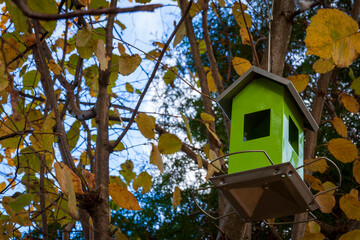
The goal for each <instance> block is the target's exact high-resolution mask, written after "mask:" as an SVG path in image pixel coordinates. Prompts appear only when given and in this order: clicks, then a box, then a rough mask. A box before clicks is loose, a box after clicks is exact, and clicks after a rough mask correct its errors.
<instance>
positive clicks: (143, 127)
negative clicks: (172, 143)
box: [135, 113, 155, 139]
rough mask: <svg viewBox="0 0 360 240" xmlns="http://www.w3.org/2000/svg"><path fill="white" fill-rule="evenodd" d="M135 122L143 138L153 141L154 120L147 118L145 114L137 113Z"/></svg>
mask: <svg viewBox="0 0 360 240" xmlns="http://www.w3.org/2000/svg"><path fill="white" fill-rule="evenodd" d="M135 121H136V124H137V125H138V128H139V130H140V132H141V134H142V135H143V136H144V137H146V138H150V139H155V131H154V129H155V119H154V118H153V117H151V116H148V115H147V114H146V113H139V114H138V115H137V116H136V119H135Z"/></svg>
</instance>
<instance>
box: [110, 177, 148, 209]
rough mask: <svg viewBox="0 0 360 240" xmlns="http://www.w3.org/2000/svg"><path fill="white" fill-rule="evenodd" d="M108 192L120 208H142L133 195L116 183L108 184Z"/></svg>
mask: <svg viewBox="0 0 360 240" xmlns="http://www.w3.org/2000/svg"><path fill="white" fill-rule="evenodd" d="M109 194H110V196H111V198H112V200H113V201H114V202H115V203H116V204H117V205H118V206H119V207H121V208H125V209H128V210H142V209H141V207H140V205H139V203H138V201H137V199H136V198H135V197H134V195H133V194H132V193H131V192H129V191H128V190H127V189H126V188H124V187H122V186H120V185H119V184H117V183H110V184H109Z"/></svg>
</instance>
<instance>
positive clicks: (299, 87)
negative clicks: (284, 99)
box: [288, 74, 309, 93]
mask: <svg viewBox="0 0 360 240" xmlns="http://www.w3.org/2000/svg"><path fill="white" fill-rule="evenodd" d="M288 79H289V80H290V81H291V82H292V84H294V87H295V88H296V91H297V92H298V93H300V92H302V91H304V90H305V88H306V86H307V85H308V84H309V75H307V74H299V75H294V76H290V77H288Z"/></svg>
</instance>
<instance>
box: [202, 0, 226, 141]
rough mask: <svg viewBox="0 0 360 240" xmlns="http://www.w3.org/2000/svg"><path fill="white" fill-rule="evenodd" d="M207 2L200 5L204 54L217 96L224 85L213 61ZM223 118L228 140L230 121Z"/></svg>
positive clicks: (206, 0) (224, 115) (214, 60)
mask: <svg viewBox="0 0 360 240" xmlns="http://www.w3.org/2000/svg"><path fill="white" fill-rule="evenodd" d="M208 4H209V1H208V0H205V1H204V3H203V4H202V6H203V7H202V8H203V10H202V13H203V17H202V28H203V30H204V41H205V46H206V53H207V55H208V58H209V62H210V68H211V74H212V77H213V79H214V82H215V85H216V88H217V90H218V92H219V94H221V93H222V92H223V91H224V85H223V83H222V80H221V78H220V73H219V69H218V65H217V62H216V59H215V55H214V51H213V48H212V44H211V39H210V34H209V25H208V20H207V17H208V13H207V11H208V8H209V5H208ZM223 118H224V122H225V127H226V132H227V135H228V139H230V120H229V119H228V118H227V116H226V114H225V113H223Z"/></svg>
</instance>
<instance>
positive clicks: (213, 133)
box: [205, 123, 221, 145]
mask: <svg viewBox="0 0 360 240" xmlns="http://www.w3.org/2000/svg"><path fill="white" fill-rule="evenodd" d="M205 126H206V128H207V130H208V131H209V132H210V133H211V135H212V136H213V137H214V138H215V140H216V141H217V142H218V143H219V145H221V141H220V139H219V137H218V136H217V135H216V133H215V132H214V131H213V130H211V128H210V125H209V123H205Z"/></svg>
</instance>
